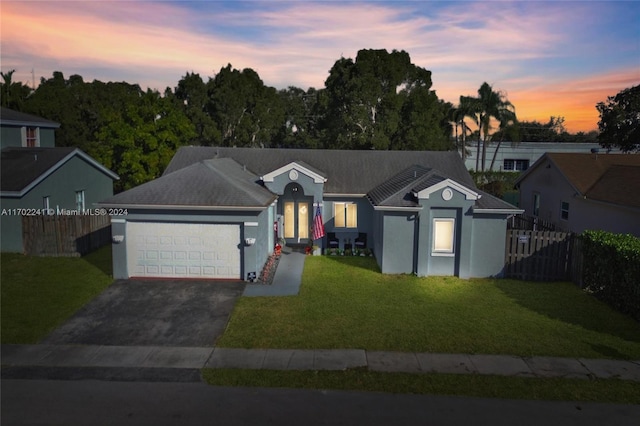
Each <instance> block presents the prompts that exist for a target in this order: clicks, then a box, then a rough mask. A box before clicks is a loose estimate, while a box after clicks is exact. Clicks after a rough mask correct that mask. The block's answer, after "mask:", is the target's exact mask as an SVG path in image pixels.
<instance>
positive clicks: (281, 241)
mask: <svg viewBox="0 0 640 426" xmlns="http://www.w3.org/2000/svg"><path fill="white" fill-rule="evenodd" d="M285 243H286V242H285V240H284V238H278V242H277V243H276V246H275V249H274V250H273V252H274V254H275V255H276V256H280V255H281V254H282V247H283V246H284V245H285Z"/></svg>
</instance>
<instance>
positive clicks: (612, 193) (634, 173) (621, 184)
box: [584, 165, 640, 207]
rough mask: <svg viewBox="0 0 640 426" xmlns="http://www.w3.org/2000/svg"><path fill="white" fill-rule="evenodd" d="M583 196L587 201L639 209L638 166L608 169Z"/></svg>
mask: <svg viewBox="0 0 640 426" xmlns="http://www.w3.org/2000/svg"><path fill="white" fill-rule="evenodd" d="M584 195H585V196H586V197H587V199H592V200H598V201H603V202H606V203H612V204H618V205H625V206H631V207H640V166H621V165H613V166H611V167H609V168H608V169H607V171H605V172H604V173H603V175H602V176H601V177H600V179H598V181H597V182H596V183H594V184H593V186H591V188H590V189H589V190H588V191H587V192H586V193H585V194H584Z"/></svg>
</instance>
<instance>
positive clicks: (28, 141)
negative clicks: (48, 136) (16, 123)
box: [22, 127, 40, 148]
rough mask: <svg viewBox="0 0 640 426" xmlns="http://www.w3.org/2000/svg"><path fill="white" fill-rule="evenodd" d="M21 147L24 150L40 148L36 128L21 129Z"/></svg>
mask: <svg viewBox="0 0 640 426" xmlns="http://www.w3.org/2000/svg"><path fill="white" fill-rule="evenodd" d="M22 146H23V147H26V148H35V147H38V146H40V132H39V129H38V128H37V127H23V128H22Z"/></svg>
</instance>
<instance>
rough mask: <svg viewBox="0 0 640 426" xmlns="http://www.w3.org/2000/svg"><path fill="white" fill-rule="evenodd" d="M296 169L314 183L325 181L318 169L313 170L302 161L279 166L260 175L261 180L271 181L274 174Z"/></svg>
mask: <svg viewBox="0 0 640 426" xmlns="http://www.w3.org/2000/svg"><path fill="white" fill-rule="evenodd" d="M294 169H295V170H298V171H301V172H302V173H304V174H305V175H307V176H309V177H310V178H311V179H313V181H314V182H315V183H324V182H326V181H327V177H326V176H324V175H323V174H322V173H321V172H320V171H318V170H314V168H313V167H311V166H309V165H308V164H306V163H305V162H304V161H294V162H292V163H289V164H287V165H286V166H282V167H280V168H279V169H278V170H274V171H272V172H270V173H267V174H266V175H264V176H262V177H261V179H262V181H263V182H273V180H274V179H275V177H276V176H280V175H281V174H283V173H287V172H290V171H291V170H294Z"/></svg>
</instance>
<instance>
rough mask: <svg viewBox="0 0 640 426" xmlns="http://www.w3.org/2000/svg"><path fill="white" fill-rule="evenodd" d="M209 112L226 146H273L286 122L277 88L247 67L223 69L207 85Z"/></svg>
mask: <svg viewBox="0 0 640 426" xmlns="http://www.w3.org/2000/svg"><path fill="white" fill-rule="evenodd" d="M207 89H208V95H209V107H208V110H209V113H210V114H211V116H212V117H213V119H214V120H215V121H216V122H217V124H218V128H219V129H220V131H221V133H222V144H223V145H224V146H256V147H259V146H265V147H268V146H270V145H271V143H272V140H273V139H274V137H275V135H276V134H277V133H278V131H279V130H280V126H281V125H282V123H284V109H283V107H282V103H281V99H280V97H279V96H278V93H277V91H276V89H275V88H273V87H267V86H265V85H264V83H263V82H262V80H261V79H260V77H259V76H258V74H257V73H256V72H255V71H254V70H252V69H250V68H246V69H244V70H242V71H239V70H236V69H232V68H231V64H229V65H227V66H226V67H224V68H222V69H221V70H220V72H219V73H218V74H216V76H215V77H214V78H213V79H211V80H210V81H209V82H208V83H207Z"/></svg>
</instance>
